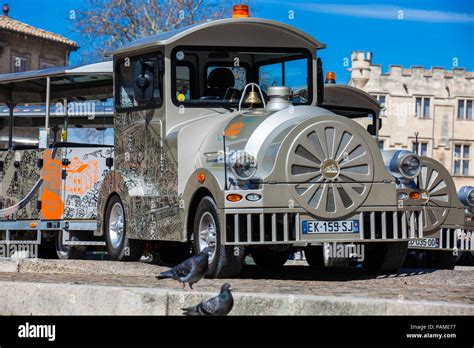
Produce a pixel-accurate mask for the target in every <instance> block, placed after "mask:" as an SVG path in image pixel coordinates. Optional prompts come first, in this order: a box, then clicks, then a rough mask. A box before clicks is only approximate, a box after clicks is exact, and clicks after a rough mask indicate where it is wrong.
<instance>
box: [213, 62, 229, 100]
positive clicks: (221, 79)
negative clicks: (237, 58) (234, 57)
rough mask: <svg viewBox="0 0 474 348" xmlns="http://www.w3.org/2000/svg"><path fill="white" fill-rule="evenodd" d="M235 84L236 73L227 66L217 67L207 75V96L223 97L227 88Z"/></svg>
mask: <svg viewBox="0 0 474 348" xmlns="http://www.w3.org/2000/svg"><path fill="white" fill-rule="evenodd" d="M234 85H235V78H234V73H233V72H232V71H231V70H230V69H227V68H222V67H220V68H215V69H214V70H212V71H211V73H210V74H209V76H208V77H207V90H206V96H216V97H219V99H223V98H224V96H225V93H226V91H227V89H229V88H233V87H234Z"/></svg>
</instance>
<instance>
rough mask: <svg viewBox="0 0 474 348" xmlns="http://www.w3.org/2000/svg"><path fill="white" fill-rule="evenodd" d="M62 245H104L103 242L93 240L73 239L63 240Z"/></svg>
mask: <svg viewBox="0 0 474 348" xmlns="http://www.w3.org/2000/svg"><path fill="white" fill-rule="evenodd" d="M63 244H64V245H72V246H74V245H75V246H80V245H90V246H105V242H95V241H94V242H93V241H90V242H88V241H73V240H67V241H63Z"/></svg>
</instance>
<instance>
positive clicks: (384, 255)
mask: <svg viewBox="0 0 474 348" xmlns="http://www.w3.org/2000/svg"><path fill="white" fill-rule="evenodd" d="M407 252H408V242H374V243H373V245H368V244H366V245H365V259H364V261H363V264H364V267H365V269H366V270H367V271H368V272H369V273H374V274H384V273H397V272H398V271H399V270H400V268H401V267H402V266H403V263H404V262H405V259H406V256H407Z"/></svg>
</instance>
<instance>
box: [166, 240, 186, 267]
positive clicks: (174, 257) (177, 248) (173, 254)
mask: <svg viewBox="0 0 474 348" xmlns="http://www.w3.org/2000/svg"><path fill="white" fill-rule="evenodd" d="M158 256H159V259H160V261H162V262H164V263H175V264H177V263H180V262H183V261H184V260H186V259H187V258H188V257H191V247H190V245H189V244H188V243H169V245H164V246H162V247H161V248H160V249H158Z"/></svg>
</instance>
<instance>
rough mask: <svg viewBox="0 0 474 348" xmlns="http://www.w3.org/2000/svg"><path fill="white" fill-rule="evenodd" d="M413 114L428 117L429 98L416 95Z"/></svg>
mask: <svg viewBox="0 0 474 348" xmlns="http://www.w3.org/2000/svg"><path fill="white" fill-rule="evenodd" d="M415 116H416V117H420V118H430V98H429V97H417V98H416V101H415Z"/></svg>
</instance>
